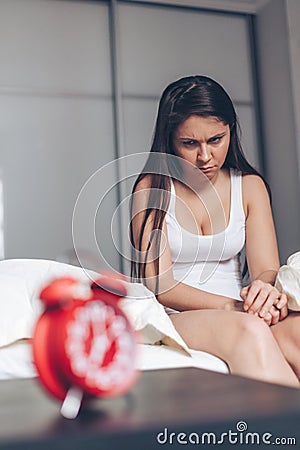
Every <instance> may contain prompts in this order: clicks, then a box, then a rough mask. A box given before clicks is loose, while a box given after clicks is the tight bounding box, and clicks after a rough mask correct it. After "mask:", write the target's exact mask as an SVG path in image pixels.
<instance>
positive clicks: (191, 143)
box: [183, 140, 196, 147]
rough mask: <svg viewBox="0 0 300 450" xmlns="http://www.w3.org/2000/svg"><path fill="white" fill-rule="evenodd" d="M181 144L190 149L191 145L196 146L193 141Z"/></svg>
mask: <svg viewBox="0 0 300 450" xmlns="http://www.w3.org/2000/svg"><path fill="white" fill-rule="evenodd" d="M183 144H184V145H186V146H187V147H192V146H193V145H195V144H196V141H193V140H190V141H183Z"/></svg>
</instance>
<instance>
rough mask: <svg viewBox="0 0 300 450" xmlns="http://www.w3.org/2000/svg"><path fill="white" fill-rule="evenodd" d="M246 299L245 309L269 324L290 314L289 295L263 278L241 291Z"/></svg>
mask: <svg viewBox="0 0 300 450" xmlns="http://www.w3.org/2000/svg"><path fill="white" fill-rule="evenodd" d="M240 295H241V298H242V299H243V300H244V311H246V312H248V313H250V314H255V315H256V316H258V317H260V318H262V319H264V320H265V322H266V323H267V324H268V325H275V324H276V323H277V322H278V321H279V320H283V319H285V317H286V316H287V315H288V309H287V297H286V295H285V294H282V293H280V292H279V291H278V289H276V288H275V287H274V286H272V285H271V284H270V283H265V282H263V281H261V280H254V281H253V282H252V283H251V284H250V285H249V286H246V287H244V288H243V289H242V290H241V292H240Z"/></svg>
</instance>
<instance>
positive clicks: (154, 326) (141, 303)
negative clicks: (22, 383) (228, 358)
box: [0, 259, 228, 380]
mask: <svg viewBox="0 0 300 450" xmlns="http://www.w3.org/2000/svg"><path fill="white" fill-rule="evenodd" d="M61 276H74V277H76V278H77V279H79V280H82V282H90V280H91V279H95V278H96V277H97V274H96V273H95V272H93V271H90V270H84V269H82V268H80V267H76V266H72V265H69V264H64V263H60V262H56V261H49V260H39V259H8V260H3V261H0V295H1V301H0V330H1V332H0V380H4V379H12V378H29V377H35V376H36V369H35V366H34V362H33V357H32V352H31V337H32V332H33V328H34V325H35V322H36V320H37V318H38V317H39V315H40V314H41V312H42V305H41V302H40V300H39V292H40V290H41V288H42V287H43V286H44V285H45V284H46V283H48V282H49V281H51V280H52V279H54V278H57V277H61ZM126 285H127V291H128V294H127V297H125V298H124V299H123V300H122V303H121V307H122V309H123V310H124V312H125V313H126V315H127V316H128V318H129V320H130V321H131V323H132V325H133V327H134V328H135V330H137V332H138V336H139V344H138V357H137V362H136V366H137V368H138V369H140V370H155V369H166V368H176V367H198V368H202V369H207V370H213V371H216V372H223V373H228V367H227V365H226V364H225V363H224V361H222V360H221V359H219V358H217V357H215V356H213V355H210V354H208V353H206V352H200V351H195V350H191V349H189V348H188V347H187V346H186V344H185V343H184V341H183V340H182V339H181V337H180V336H179V334H178V333H177V332H176V330H175V328H174V326H173V324H172V322H171V320H170V318H169V316H168V315H167V314H166V313H165V311H164V308H163V307H162V306H161V305H160V304H159V303H158V302H157V301H156V299H155V297H154V295H153V294H152V293H151V292H150V291H149V290H148V289H146V288H145V286H143V285H142V284H138V283H128V282H127V283H126Z"/></svg>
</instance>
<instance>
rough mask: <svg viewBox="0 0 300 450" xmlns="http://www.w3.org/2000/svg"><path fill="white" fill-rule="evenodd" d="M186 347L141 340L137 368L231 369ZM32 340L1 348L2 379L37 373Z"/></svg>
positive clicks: (225, 370)
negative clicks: (185, 349)
mask: <svg viewBox="0 0 300 450" xmlns="http://www.w3.org/2000/svg"><path fill="white" fill-rule="evenodd" d="M190 354H191V355H188V354H187V353H186V352H185V351H184V350H181V349H176V348H174V347H169V346H167V345H148V344H138V358H137V369H139V370H157V369H173V368H176V367H198V368H201V369H206V370H213V371H216V372H223V373H228V368H227V365H226V364H225V363H224V362H223V361H221V360H220V359H219V358H216V357H215V356H213V355H210V354H209V353H205V352H200V351H195V350H190ZM36 376H37V374H36V370H35V366H34V363H33V358H32V352H31V345H30V341H28V340H24V341H19V342H15V343H14V344H12V345H8V346H6V347H1V348H0V380H8V379H15V378H33V377H36Z"/></svg>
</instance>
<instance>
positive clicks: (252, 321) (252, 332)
mask: <svg viewBox="0 0 300 450" xmlns="http://www.w3.org/2000/svg"><path fill="white" fill-rule="evenodd" d="M270 344H272V345H273V344H275V340H274V338H273V335H272V333H271V331H270V328H269V326H268V325H267V324H266V323H265V322H264V321H263V320H262V319H260V318H258V317H256V316H253V315H250V314H243V315H242V316H241V317H240V320H239V322H238V324H237V339H236V351H237V352H238V351H240V352H244V351H247V352H251V353H252V354H253V355H256V356H257V358H258V359H260V360H261V362H263V360H264V358H265V355H266V354H267V352H268V348H269V346H270Z"/></svg>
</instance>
